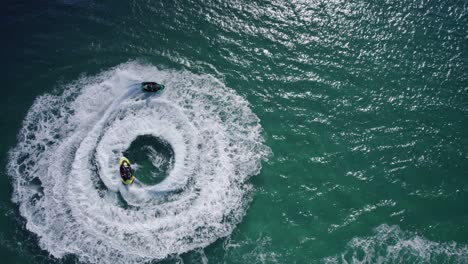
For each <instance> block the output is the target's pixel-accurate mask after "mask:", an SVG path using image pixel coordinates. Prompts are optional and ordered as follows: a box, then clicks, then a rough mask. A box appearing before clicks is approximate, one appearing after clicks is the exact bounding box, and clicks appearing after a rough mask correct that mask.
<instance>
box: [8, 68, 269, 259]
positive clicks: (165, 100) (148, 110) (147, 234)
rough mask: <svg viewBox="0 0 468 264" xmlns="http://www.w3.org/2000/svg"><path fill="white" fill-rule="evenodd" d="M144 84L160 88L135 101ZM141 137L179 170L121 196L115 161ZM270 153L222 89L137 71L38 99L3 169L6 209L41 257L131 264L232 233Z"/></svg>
mask: <svg viewBox="0 0 468 264" xmlns="http://www.w3.org/2000/svg"><path fill="white" fill-rule="evenodd" d="M145 80H155V81H158V82H162V83H164V84H165V85H166V87H167V88H166V90H165V91H164V92H163V93H162V94H147V93H142V92H141V91H140V89H139V87H138V85H137V83H139V82H142V81H145ZM139 136H152V137H156V138H160V139H161V140H164V141H165V142H168V143H169V144H170V145H171V147H172V149H173V152H174V164H173V166H172V169H171V171H170V172H169V174H168V176H167V177H166V178H165V179H164V180H163V181H162V182H160V183H158V184H156V185H146V184H144V183H141V182H137V183H136V184H133V185H131V186H129V187H124V186H123V185H122V184H121V182H120V176H119V173H118V160H119V158H120V157H121V156H122V153H123V152H124V151H125V150H126V149H127V148H128V147H129V146H130V144H131V143H132V142H133V141H134V140H135V139H136V138H137V137H139ZM267 153H268V148H266V147H265V146H264V145H263V139H262V137H261V127H260V124H259V119H258V118H257V117H256V116H255V115H254V114H253V113H252V111H251V110H250V108H249V105H248V103H247V102H246V101H245V100H244V99H243V98H241V97H240V96H238V95H236V94H235V93H234V91H232V90H230V89H228V88H226V87H225V86H224V85H223V84H222V83H220V82H219V81H218V80H216V79H215V78H213V77H211V76H207V75H195V74H192V73H189V72H185V71H170V70H158V69H157V68H155V67H152V66H148V65H142V64H139V63H135V62H132V63H126V64H123V65H120V66H118V67H116V68H113V69H111V70H109V71H106V72H104V73H102V74H100V75H99V76H97V77H91V78H82V79H81V80H79V81H77V82H75V83H72V84H70V85H68V86H67V87H65V92H64V93H63V95H60V96H54V95H44V96H41V97H38V98H37V99H36V101H35V103H34V105H33V106H32V107H31V109H30V111H29V113H28V114H27V116H26V118H25V120H24V123H23V127H22V129H21V131H20V133H19V143H18V145H17V146H16V147H15V148H14V149H13V150H12V151H11V152H10V160H9V164H8V169H9V174H10V175H11V177H12V179H13V184H14V193H13V200H14V201H15V202H17V203H18V204H19V207H20V212H21V215H22V216H23V217H25V218H26V220H27V228H28V229H29V230H31V231H32V232H34V233H36V234H37V235H38V237H39V240H40V246H41V247H42V248H44V249H46V250H47V251H48V252H50V253H51V254H52V255H53V256H55V257H58V258H60V257H63V256H64V255H66V254H76V255H77V256H78V257H79V259H80V260H82V261H86V262H93V263H97V262H99V263H132V262H145V261H150V260H153V259H162V258H166V257H168V256H170V255H174V254H179V253H183V252H187V251H189V250H192V249H195V248H200V247H204V246H207V245H208V244H210V243H212V242H214V241H215V240H216V239H218V238H220V237H223V236H227V235H229V234H230V233H231V232H232V230H233V228H234V226H235V225H236V224H237V223H238V222H239V221H240V220H241V218H242V216H243V214H244V211H245V208H246V203H247V202H248V195H247V193H248V192H249V189H250V187H249V185H248V184H246V183H245V181H246V179H247V178H249V177H250V176H252V175H255V174H257V173H259V170H260V166H261V165H260V162H261V160H262V159H263V158H264V157H265V156H266V155H267ZM155 162H157V161H155ZM136 176H137V178H138V175H136Z"/></svg>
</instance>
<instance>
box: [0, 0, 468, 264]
mask: <svg viewBox="0 0 468 264" xmlns="http://www.w3.org/2000/svg"><path fill="white" fill-rule="evenodd" d="M3 5H4V8H3V11H2V18H1V21H2V23H1V28H2V34H3V35H4V38H3V39H4V41H3V42H2V49H1V50H2V51H1V57H2V58H3V64H2V72H3V73H4V82H3V88H2V95H3V96H2V97H1V98H0V100H1V101H0V102H1V104H2V105H3V107H4V109H3V111H2V112H1V113H0V120H1V127H2V131H3V132H2V140H1V141H0V153H1V154H2V159H1V165H2V168H7V167H8V164H9V162H11V159H9V157H8V151H9V150H11V149H12V148H14V147H15V146H16V145H17V144H18V143H19V142H20V141H24V140H26V139H24V138H19V139H18V138H17V135H18V133H19V131H20V129H21V127H22V122H23V120H25V118H26V116H27V114H28V113H30V112H31V111H30V110H28V109H29V108H30V107H31V105H33V103H34V100H35V99H36V98H37V97H38V96H41V95H43V94H45V93H52V94H57V95H61V94H62V93H63V92H64V90H69V89H75V90H76V93H78V94H79V93H80V89H82V88H83V87H85V86H86V85H91V86H92V85H93V84H95V83H98V82H97V81H96V80H95V79H93V78H94V77H93V76H96V75H98V74H99V73H101V72H106V71H111V72H113V70H111V69H113V68H112V67H115V66H117V65H122V64H123V63H127V62H130V64H131V65H134V64H137V65H146V66H143V67H142V68H143V69H144V70H146V69H147V67H149V66H147V65H154V66H156V67H158V69H159V70H160V71H161V72H165V71H174V72H176V73H177V74H173V75H170V76H172V77H174V78H172V79H164V81H165V82H168V83H170V82H176V81H177V80H175V79H177V78H179V76H182V77H184V78H185V77H186V75H183V74H182V73H181V72H191V73H194V74H197V75H201V76H206V75H211V76H213V77H214V78H216V79H218V80H220V81H221V82H223V83H224V84H225V86H226V87H229V88H230V89H233V90H234V93H235V94H237V95H239V96H241V97H242V98H243V99H245V100H246V101H248V103H249V104H250V109H251V111H252V112H253V113H254V114H255V115H256V116H257V117H258V118H259V120H260V121H259V122H260V125H261V126H262V128H263V131H262V135H263V138H264V139H265V143H264V145H266V146H267V147H268V148H269V149H271V154H270V155H269V156H268V159H267V160H266V161H263V162H262V169H261V171H260V173H259V174H258V175H256V176H253V177H252V178H249V179H248V180H247V184H251V185H252V186H253V187H254V190H253V191H246V193H245V194H244V195H243V196H242V197H243V201H244V202H246V204H247V205H248V206H247V207H246V208H245V209H243V210H244V211H245V215H244V216H243V218H242V219H241V220H239V221H237V222H238V224H237V225H236V226H235V228H234V229H233V231H232V233H230V234H229V235H227V237H224V236H223V237H221V238H219V239H217V240H216V241H215V242H214V243H212V244H210V245H209V246H206V247H202V248H199V249H195V250H190V251H189V252H187V253H183V254H181V255H178V254H177V253H179V252H180V251H179V249H178V248H171V249H170V251H172V252H174V253H176V254H175V255H171V256H170V257H169V259H167V260H164V261H163V262H167V263H177V262H179V263H180V262H182V261H183V263H202V262H206V261H208V262H210V263H320V262H332V263H333V262H337V263H342V262H351V263H353V262H360V261H364V262H365V263H375V262H379V261H380V262H384V263H415V262H416V263H464V262H468V246H467V243H468V226H467V225H468V210H467V209H466V201H467V199H468V178H467V171H468V136H467V134H468V133H467V132H468V71H467V60H468V54H467V51H468V41H467V39H468V28H467V25H468V13H467V12H468V6H467V3H466V2H465V1H434V0H429V1H428V0H422V1H419V0H418V1H413V0H407V1H400V2H392V1H370V2H366V1H253V2H250V1H186V0H185V1H160V2H158V1H154V2H152V1H131V2H128V3H124V2H121V3H115V2H113V1H104V2H100V3H97V2H92V1H56V2H49V3H40V2H38V1H11V3H4V4H3ZM121 67H122V68H123V70H122V72H124V73H122V75H119V74H120V73H118V74H117V75H118V76H119V78H122V79H124V77H125V76H126V75H125V71H128V70H129V69H130V70H134V69H135V67H136V66H121ZM136 68H137V69H140V68H138V67H136ZM83 76H88V77H89V79H86V78H85V80H88V81H77V80H79V79H80V78H83ZM122 76H123V77H122ZM161 76H163V77H164V76H168V75H164V74H162V75H161ZM182 77H180V78H182ZM164 78H165V77H164ZM203 78H205V77H203ZM206 78H208V77H206ZM75 82H76V83H78V85H71V84H72V83H75ZM87 82H90V83H87ZM201 82H202V83H203V81H201ZM116 83H118V81H115V82H110V84H109V87H111V86H112V85H114V84H116ZM208 83H209V82H208ZM103 87H107V86H103ZM173 87H175V85H173ZM200 87H203V88H206V87H208V88H210V87H211V86H209V85H208V84H207V85H206V86H203V85H202V86H200ZM167 89H168V90H170V89H171V87H170V85H169V86H167ZM211 92H212V94H210V90H209V89H208V91H206V93H207V94H209V95H210V96H215V95H216V94H219V93H221V92H219V91H218V90H216V89H215V88H212V90H211ZM227 94H228V95H231V93H227ZM223 95H224V94H223ZM91 99H92V98H91ZM225 100H226V101H228V100H230V102H233V103H232V104H233V105H234V106H238V105H237V104H235V103H234V102H236V100H234V99H233V98H232V97H226V98H225ZM197 102H198V101H197ZM210 102H211V101H210ZM216 102H218V103H219V104H222V100H218V101H216ZM202 106H205V105H202ZM241 106H243V105H241ZM241 106H239V108H241ZM194 107H198V106H194ZM209 107H210V105H208V108H209ZM214 107H215V106H214ZM52 108H53V107H52V106H51V107H50V109H52ZM80 109H81V108H80ZM90 109H94V108H90ZM200 109H201V108H200ZM203 109H204V108H203ZM69 110H70V111H74V110H77V109H74V108H71V109H69ZM212 112H215V113H216V114H217V117H216V118H218V117H219V119H220V120H223V122H222V123H223V124H224V123H228V124H230V122H231V121H232V120H230V119H229V117H231V116H234V117H236V118H237V117H239V119H242V118H241V117H243V115H240V114H238V113H237V112H236V109H235V107H234V108H229V109H227V110H226V111H225V112H220V111H217V110H216V111H214V110H213V111H212ZM212 112H209V111H208V112H207V113H212ZM203 113H205V112H203ZM226 120H227V121H226ZM70 122H71V121H70ZM246 124H247V123H246ZM248 124H250V123H248ZM201 127H202V126H201ZM220 129H221V128H220ZM223 129H224V128H223ZM183 131H189V129H187V130H183ZM37 138H40V137H39V136H38V137H37ZM208 138H209V137H208ZM46 140H47V137H44V142H46ZM184 142H185V141H184ZM202 143H205V142H202ZM134 144H135V145H137V146H135V145H133V147H134V148H136V149H138V148H145V147H144V146H145V144H149V145H151V146H152V148H153V149H154V150H155V153H156V154H158V153H159V154H158V155H159V156H160V157H161V159H160V160H161V162H162V163H159V165H161V164H163V165H162V166H167V170H170V168H171V166H172V164H171V158H172V157H173V156H174V154H173V153H172V152H171V151H172V150H171V148H170V147H169V148H166V147H165V146H164V143H161V142H153V143H151V139H147V140H143V141H142V142H137V141H134ZM139 144H140V145H139ZM206 146H209V145H208V144H207V145H206ZM216 147H217V146H210V147H207V149H208V150H214V149H216ZM148 148H149V147H146V149H148ZM128 151H129V152H132V147H130V149H129V150H128ZM220 151H222V150H220ZM97 152H98V153H99V151H97ZM176 152H177V151H176ZM171 153H172V154H171ZM149 154H151V151H150V150H149V149H148V150H147V152H145V153H144V155H142V156H141V157H138V155H139V154H138V151H136V152H135V153H133V154H132V153H129V155H134V157H132V158H133V159H136V160H138V159H141V161H138V162H137V163H138V164H143V165H142V170H145V168H146V169H148V168H151V166H153V164H150V163H151V162H150V160H151V159H149V160H145V159H146V158H147V157H148V155H149ZM236 157H237V156H236ZM70 158H75V156H73V157H67V156H64V157H63V160H67V159H70ZM175 159H176V160H177V155H175ZM152 160H154V157H153V159H152ZM59 162H61V161H60V160H52V161H50V164H43V165H42V166H54V164H55V163H59ZM145 162H146V163H147V164H146V163H145ZM206 162H209V160H207V161H206ZM219 162H220V164H224V163H222V161H219ZM187 163H188V164H193V163H190V161H187ZM145 164H146V165H145ZM197 164H198V163H197ZM199 164H203V162H200V163H199ZM57 166H58V165H57ZM145 166H146V167H145ZM246 167H247V165H246ZM200 168H201V169H203V166H201V167H200ZM148 170H149V171H153V172H155V171H156V170H152V169H148ZM165 171H166V169H161V171H156V172H157V175H156V174H155V175H154V178H151V177H149V178H144V177H143V178H142V181H146V180H147V183H150V182H152V181H153V180H155V181H156V182H159V181H160V180H162V178H164V177H165V176H164V175H165ZM193 171H196V169H194V170H193ZM143 174H144V175H148V174H146V173H143ZM241 174H242V173H241ZM214 175H222V174H219V173H218V174H214ZM15 179H16V176H14V175H11V173H10V176H8V173H7V171H6V169H5V170H4V171H3V172H2V174H1V177H0V183H1V186H2V187H1V192H0V201H1V204H0V211H1V213H2V214H1V216H0V226H1V228H0V257H1V262H2V263H75V262H77V261H78V259H82V258H81V257H82V256H81V255H80V254H78V255H73V254H72V255H66V252H65V253H64V254H65V255H64V257H63V258H57V256H56V254H52V255H50V251H51V250H52V249H51V248H50V247H51V246H50V244H48V243H47V241H45V242H40V239H41V238H42V239H46V240H47V239H48V237H47V236H46V235H43V237H38V236H37V234H36V232H31V231H30V230H31V221H32V220H31V219H33V218H34V217H36V215H27V216H25V215H24V214H23V215H21V214H20V212H19V209H18V208H19V204H18V203H13V202H12V201H11V199H12V196H13V195H14V193H13V186H14V185H15V184H16V183H17V181H16V180H15ZM41 184H45V183H41V182H35V186H37V188H39V189H40V188H41V187H40V186H41ZM239 184H241V183H239ZM247 189H248V188H247ZM194 192H197V190H194ZM102 199H103V200H105V199H106V198H105V197H104V198H102ZM220 199H221V198H220ZM20 200H21V199H20ZM250 200H251V201H250ZM25 203H26V202H25ZM32 207H33V208H34V205H33V206H32ZM46 209H47V208H46ZM46 209H45V210H46ZM72 209H73V208H72ZM182 211H183V210H182ZM244 211H243V212H244ZM37 217H39V216H37ZM203 220H204V219H200V225H203V224H202V223H203V222H202V221H203ZM234 222H236V221H234ZM46 227H47V226H46ZM79 228H81V227H79V226H77V229H79ZM46 229H48V230H47V232H44V233H43V234H58V233H61V230H60V228H59V227H58V226H57V225H55V226H54V227H50V228H46ZM49 229H50V230H54V232H50V233H48V232H49V231H50V230H49ZM55 229H57V230H55ZM64 234H66V232H64ZM107 235H109V234H107ZM93 236H96V237H98V238H99V234H93ZM109 236H110V235H109ZM54 239H57V240H58V242H57V243H55V244H54V243H52V244H54V245H55V248H54V250H59V249H58V246H57V245H60V241H62V240H61V239H62V238H60V236H55V237H53V239H52V240H54ZM103 239H105V238H103ZM181 239H182V238H181ZM86 243H88V244H91V245H93V243H95V241H94V240H92V239H91V240H90V241H83V244H86ZM154 243H158V242H157V241H155V242H154ZM143 247H144V246H143V245H142V248H143ZM64 248H66V246H64ZM67 250H70V249H67ZM78 250H79V249H78ZM65 251H66V250H65ZM68 252H70V251H68ZM74 252H75V251H74ZM114 253H115V252H114ZM153 253H154V254H155V255H157V253H158V252H153ZM94 261H95V262H96V263H105V262H108V259H107V258H104V257H102V258H101V259H96V260H94Z"/></svg>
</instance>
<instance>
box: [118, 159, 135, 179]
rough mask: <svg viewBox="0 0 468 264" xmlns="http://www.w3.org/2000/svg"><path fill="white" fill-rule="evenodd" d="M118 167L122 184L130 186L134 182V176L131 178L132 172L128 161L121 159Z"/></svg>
mask: <svg viewBox="0 0 468 264" xmlns="http://www.w3.org/2000/svg"><path fill="white" fill-rule="evenodd" d="M119 166H120V178H121V180H122V183H123V184H125V185H129V184H132V183H133V181H134V180H135V176H133V170H132V167H131V166H130V161H129V160H128V159H127V158H125V157H122V158H120V162H119Z"/></svg>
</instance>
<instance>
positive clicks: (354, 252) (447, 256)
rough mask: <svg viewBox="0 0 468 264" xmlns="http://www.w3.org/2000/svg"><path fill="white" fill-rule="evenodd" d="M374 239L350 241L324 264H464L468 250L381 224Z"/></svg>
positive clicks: (370, 237)
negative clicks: (337, 254)
mask: <svg viewBox="0 0 468 264" xmlns="http://www.w3.org/2000/svg"><path fill="white" fill-rule="evenodd" d="M374 233H375V234H374V235H372V236H369V237H356V238H353V239H352V240H351V241H350V242H349V243H348V245H347V247H346V250H345V251H344V252H343V253H341V254H340V255H339V256H333V257H328V258H325V259H323V260H322V262H324V263H468V247H467V246H466V245H457V243H455V242H449V243H438V242H434V241H431V240H428V239H426V238H424V237H422V236H419V235H417V234H415V233H412V232H408V231H403V230H401V229H400V228H399V227H398V226H389V225H386V224H382V225H380V226H378V227H377V228H375V230H374Z"/></svg>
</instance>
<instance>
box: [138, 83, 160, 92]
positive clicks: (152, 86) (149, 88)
mask: <svg viewBox="0 0 468 264" xmlns="http://www.w3.org/2000/svg"><path fill="white" fill-rule="evenodd" d="M141 88H142V89H143V91H145V92H150V93H155V92H159V91H162V90H164V85H162V84H159V83H157V82H142V83H141Z"/></svg>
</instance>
